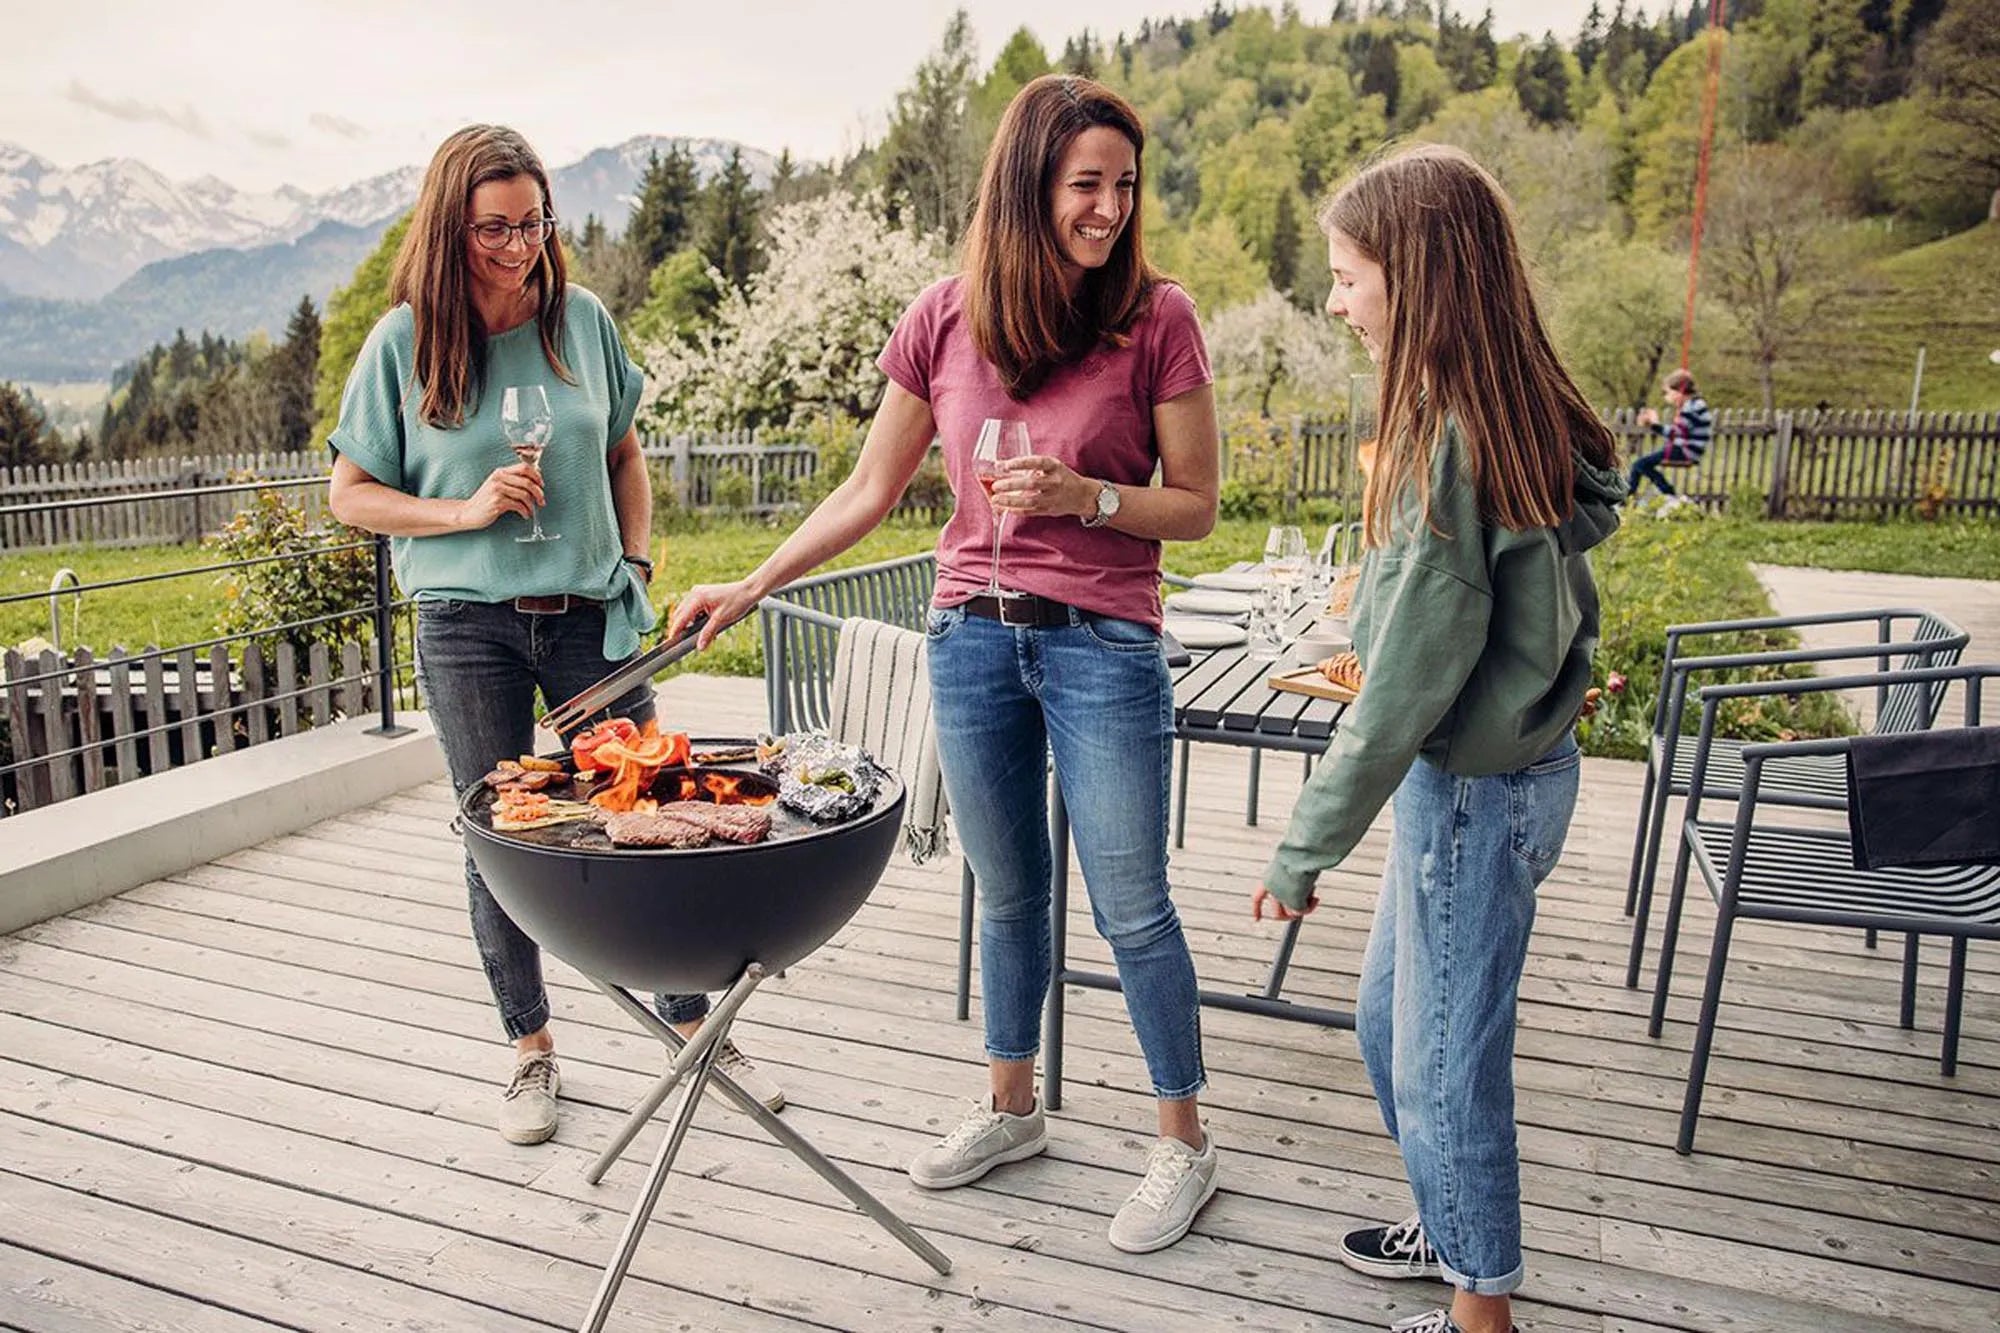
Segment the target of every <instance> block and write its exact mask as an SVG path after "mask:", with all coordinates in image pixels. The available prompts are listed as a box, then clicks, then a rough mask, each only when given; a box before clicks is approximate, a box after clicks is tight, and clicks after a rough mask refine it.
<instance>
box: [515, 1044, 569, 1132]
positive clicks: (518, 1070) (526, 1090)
mask: <svg viewBox="0 0 2000 1333" xmlns="http://www.w3.org/2000/svg"><path fill="white" fill-rule="evenodd" d="M561 1088H562V1072H561V1071H560V1070H558V1069H557V1068H556V1054H555V1052H554V1051H533V1052H530V1053H529V1054H527V1055H524V1056H522V1057H521V1058H520V1061H519V1062H518V1063H517V1064H515V1066H514V1077H513V1078H512V1079H510V1080H509V1081H508V1083H507V1091H506V1093H505V1094H504V1095H503V1096H502V1097H501V1098H500V1137H501V1138H503V1139H505V1140H507V1142H509V1143H543V1142H546V1141H547V1140H549V1139H551V1138H554V1137H555V1132H556V1093H557V1092H558V1091H560V1090H561Z"/></svg>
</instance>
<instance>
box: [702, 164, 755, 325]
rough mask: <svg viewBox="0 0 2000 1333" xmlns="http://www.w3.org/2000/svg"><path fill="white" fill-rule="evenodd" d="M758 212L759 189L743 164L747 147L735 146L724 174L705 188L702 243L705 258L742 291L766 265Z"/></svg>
mask: <svg viewBox="0 0 2000 1333" xmlns="http://www.w3.org/2000/svg"><path fill="white" fill-rule="evenodd" d="M757 214H758V199H757V191H756V190H755V189H753V188H752V187H751V184H750V172H749V170H748V169H746V168H745V167H744V165H743V150H742V149H741V148H732V149H730V150H729V160H728V161H727V162H726V163H724V164H723V168H722V171H721V172H720V174H718V175H717V176H716V178H715V179H714V180H712V181H710V182H709V183H708V187H707V188H706V189H705V190H703V191H702V197H701V239H700V246H701V253H702V257H703V258H705V259H706V260H708V262H709V264H710V265H712V266H713V267H714V268H715V270H716V271H717V272H719V273H721V274H722V276H723V277H724V278H726V279H728V280H729V283H730V285H731V286H733V287H735V288H736V289H737V290H738V291H741V290H743V288H744V287H746V286H748V285H749V282H750V275H751V274H752V273H755V272H756V271H757V270H758V269H760V268H762V267H763V266H764V253H763V243H762V241H761V240H760V239H759V237H758V226H757Z"/></svg>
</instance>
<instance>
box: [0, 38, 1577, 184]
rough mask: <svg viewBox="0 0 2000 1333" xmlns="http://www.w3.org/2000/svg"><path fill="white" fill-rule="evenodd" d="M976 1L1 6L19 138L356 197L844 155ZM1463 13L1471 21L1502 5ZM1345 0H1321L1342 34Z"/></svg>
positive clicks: (61, 159)
mask: <svg viewBox="0 0 2000 1333" xmlns="http://www.w3.org/2000/svg"><path fill="white" fill-rule="evenodd" d="M964 3H965V8H966V9H967V10H968V11H969V12H970V13H971V15H972V21H973V27H974V30H975V31H976V33H977V34H978V37H979V44H980V51H981V54H982V57H983V58H987V59H990V57H991V56H992V54H993V53H994V52H995V51H997V50H998V49H999V48H1000V46H1001V44H1002V43H1004V42H1005V41H1006V39H1007V37H1008V36H1009V35H1010V34H1011V33H1012V32H1013V30H1014V29H1015V28H1016V27H1019V26H1021V25H1023V24H1025V25H1026V26H1027V27H1029V28H1030V29H1031V30H1033V31H1034V33H1035V34H1036V35H1037V36H1038V37H1039V38H1040V39H1041V40H1042V44H1043V45H1044V46H1045V47H1047V48H1048V49H1049V51H1050V54H1051V55H1054V54H1056V53H1058V52H1060V50H1061V49H1062V44H1063V41H1064V39H1065V38H1066V37H1068V36H1069V35H1071V34H1072V33H1074V32H1075V31H1076V30H1078V29H1079V28H1080V27H1082V26H1084V22H1085V21H1086V20H1085V18H1084V16H1088V17H1087V22H1088V24H1089V26H1090V27H1091V28H1092V29H1093V30H1094V31H1097V32H1100V33H1103V34H1106V35H1113V34H1116V33H1117V32H1118V31H1119V30H1120V29H1121V28H1122V29H1125V30H1128V31H1130V30H1136V28H1137V26H1138V23H1139V20H1140V19H1141V18H1142V17H1144V16H1146V15H1162V14H1165V15H1184V14H1193V13H1199V12H1201V11H1202V10H1204V9H1205V8H1206V7H1207V6H1206V5H1205V4H1204V3H1201V0H1179V2H1178V3H1176V2H1175V0H964ZM1589 4H1590V0H1495V2H1494V4H1493V11H1494V15H1495V30H1496V32H1498V33H1499V34H1500V35H1502V36H1505V35H1508V34H1510V33H1514V32H1517V31H1526V30H1532V31H1533V32H1536V33H1539V32H1541V31H1542V30H1543V29H1544V28H1554V29H1555V30H1556V31H1558V32H1559V33H1562V34H1564V35H1569V34H1572V33H1574V31H1575V29H1576V27H1577V26H1578V24H1579V23H1580V22H1581V18H1582V15H1583V14H1584V12H1585V11H1586V10H1588V8H1589ZM954 7H955V5H954V3H953V0H789V2H786V0H701V2H700V3H692V4H690V3H684V2H683V0H338V3H330V2H328V0H196V3H193V4H186V5H173V4H161V3H158V2H157V0H0V15H4V16H5V31H6V33H7V45H8V50H7V55H6V61H5V76H4V78H0V143H11V144H16V145H18V146H20V147H22V148H26V149H28V150H30V151H31V152H35V153H38V154H40V155H41V156H42V157H45V158H48V159H50V160H51V161H53V162H55V163H56V164H57V165H58V166H63V167H71V166H78V165H81V164H83V163H86V162H92V161H96V160H99V159H101V158H106V157H135V158H138V159H140V160H141V161H144V162H146V163H148V164H150V165H152V166H154V167H156V168H158V169H159V170H161V171H163V172H165V173H166V174H167V175H169V176H171V177H173V178H175V179H177V180H187V179H192V178H194V177H197V176H202V175H211V174H212V175H215V176H219V177H221V178H222V179H223V180H226V181H228V182H230V183H231V184H234V185H237V186H240V187H243V188H245V189H253V190H263V189H271V188H274V187H276V186H278V185H280V184H292V185H297V186H299V187H301V188H304V189H308V190H315V191H317V190H324V189H329V188H333V187H336V186H340V185H346V184H349V183H351V182H353V181H356V180H359V179H362V178H364V177H366V176H370V175H374V174H376V173H378V172H383V171H388V170H391V169H393V168H396V167H399V166H404V165H408V164H421V163H422V162H424V161H426V160H427V159H428V158H429V156H430V152H431V150H432V149H433V148H434V147H435V146H436V145H437V142H438V141H439V140H440V139H442V138H443V137H444V136H445V135H446V134H447V133H449V132H450V131H451V130H453V129H455V128H457V127H458V126H460V125H462V124H465V123H467V122H469V121H498V122H501V123H504V124H510V125H512V126H514V127H515V128H516V129H519V130H521V131H522V132H523V133H525V134H526V135H527V136H528V138H529V139H530V140H531V141H532V142H533V143H534V144H535V145H536V147H537V148H538V149H539V150H540V151H541V153H542V156H543V157H544V158H545V159H547V160H548V162H549V164H550V165H551V166H559V165H563V164H565V163H568V162H571V161H574V160H575V159H576V158H577V157H580V156H581V155H582V154H584V153H586V152H588V151H589V150H591V149H592V148H597V147H602V146H604V145H607V144H614V143H619V142H622V141H623V140H625V139H627V138H630V137H631V136H633V135H635V134H666V135H693V136H707V137H714V138H721V139H735V140H739V141H741V142H744V143H747V144H752V145H755V146H757V147H760V148H765V149H769V150H770V151H771V152H773V153H775V152H777V151H778V150H779V149H781V148H786V147H789V148H790V149H791V150H792V151H793V153H794V154H795V155H797V156H800V157H805V158H812V159H824V158H828V157H833V156H835V155H837V154H840V153H842V152H844V151H847V150H851V149H853V148H855V147H857V146H859V145H860V144H861V143H862V142H864V141H866V140H869V139H872V138H875V137H877V136H879V134H880V133H881V129H882V126H883V124H884V123H885V120H886V116H887V112H888V108H889V106H890V104H891V102H892V100H893V99H894V96H895V93H896V90H897V89H898V88H900V87H901V86H902V85H903V84H904V83H905V82H906V81H907V80H908V78H909V75H910V72H911V70H912V69H914V67H915V66H916V63H917V62H918V61H919V60H921V59H922V58H923V56H924V53H925V52H926V51H928V50H930V49H931V48H932V47H934V46H935V45H936V44H937V41H938V37H939V35H940V34H941V33H942V31H943V29H944V23H945V20H946V18H947V17H948V16H949V15H950V13H951V11H952V9H953V8H954ZM1484 7H1485V6H1484V5H1483V4H1482V3H1478V0H1460V3H1458V5H1457V6H1456V8H1457V9H1458V10H1459V11H1460V12H1478V11H1479V10H1481V9H1483V8H1484ZM1332 8H1333V5H1332V0H1320V2H1319V3H1302V4H1301V10H1302V12H1304V13H1305V14H1306V15H1307V16H1308V17H1311V18H1315V19H1323V18H1324V17H1325V16H1326V15H1327V14H1329V13H1330V12H1331V11H1332Z"/></svg>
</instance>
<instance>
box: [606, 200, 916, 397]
mask: <svg viewBox="0 0 2000 1333" xmlns="http://www.w3.org/2000/svg"><path fill="white" fill-rule="evenodd" d="M768 229H769V248H768V250H767V254H768V255H769V259H770V262H769V264H768V265H767V267H766V268H765V269H764V270H763V271H762V272H760V273H758V274H757V275H756V276H754V277H753V278H752V279H751V280H750V285H749V287H748V288H747V289H745V290H744V291H742V292H738V291H736V290H734V289H733V288H728V289H727V290H725V291H724V294H723V298H722V303H721V305H720V306H719V307H718V308H717V310H716V317H715V320H714V322H713V323H711V324H710V325H709V326H707V327H706V328H704V329H701V330H699V331H698V332H697V333H696V334H695V336H694V337H693V339H692V340H682V339H678V338H664V339H660V340H657V341H654V342H651V343H645V344H642V346H641V349H640V352H641V356H642V358H643V359H644V361H645V363H646V366H647V398H648V401H647V403H646V405H645V406H644V408H643V410H644V411H645V412H646V413H647V414H648V415H647V419H648V420H651V421H655V422H658V423H660V424H662V425H673V426H678V427H682V428H686V427H694V428H697V429H721V430H729V429H740V428H743V427H756V426H766V425H777V426H795V425H802V424H804V423H805V422H806V421H809V420H812V419H814V418H818V417H823V416H825V415H827V414H829V413H831V414H835V415H838V416H842V417H845V418H847V419H849V420H859V419H861V418H863V417H865V416H867V415H868V414H869V413H870V412H872V411H873V410H874V409H875V405H876V404H877V403H878V402H879V401H880V400H881V396H882V388H883V377H882V373H881V372H880V371H879V370H877V369H876V368H875V357H876V355H877V353H879V352H880V351H881V350H882V346H883V344H884V343H886V342H887V341H888V339H889V333H890V331H891V330H892V329H894V328H895V325H896V317H897V316H898V315H900V314H901V313H902V311H903V308H904V307H905V306H907V305H908V304H909V303H910V302H911V301H912V300H914V299H915V298H916V296H917V294H918V293H919V292H921V291H922V290H923V289H924V287H925V286H927V285H928V284H929V283H931V282H932V281H933V280H935V279H937V278H939V277H942V276H943V275H944V274H945V273H946V272H948V271H949V269H950V259H949V257H948V256H947V255H946V254H945V252H944V251H943V249H942V247H941V246H940V245H938V244H937V243H936V242H935V241H934V240H930V239H926V238H924V237H921V236H918V235H916V234H915V233H913V232H910V231H906V230H903V229H901V228H898V227H894V226H892V225H890V224H889V223H888V222H887V221H886V220H884V217H883V213H882V203H881V199H880V198H879V196H876V195H866V196H863V197H861V198H855V197H852V196H849V195H845V194H841V193H834V194H828V195H823V196H821V197H820V198H817V199H809V200H805V201H803V202H800V203H796V204H791V205H788V206H786V207H784V208H780V209H777V210H776V211H774V212H773V213H772V214H771V215H770V218H769V219H768ZM717 285H718V287H725V288H726V284H722V283H719V282H718V284H717Z"/></svg>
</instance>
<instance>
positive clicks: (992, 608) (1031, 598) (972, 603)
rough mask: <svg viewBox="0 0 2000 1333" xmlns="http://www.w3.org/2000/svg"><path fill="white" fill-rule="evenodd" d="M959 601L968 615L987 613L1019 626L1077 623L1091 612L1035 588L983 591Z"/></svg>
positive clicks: (1016, 627)
mask: <svg viewBox="0 0 2000 1333" xmlns="http://www.w3.org/2000/svg"><path fill="white" fill-rule="evenodd" d="M959 605H960V606H962V607H964V608H965V612H966V614H967V615H974V616H984V617H985V618H986V619H988V620H997V621H999V622H1000V623H1001V624H1003V625H1010V626H1012V627H1013V628H1015V629H1053V628H1055V627H1057V626H1060V625H1073V624H1075V623H1077V618H1078V617H1087V616H1089V614H1090V613H1089V612H1088V611H1079V610H1077V609H1076V608H1075V607H1073V606H1071V605H1070V604H1069V603H1067V602H1056V601H1051V600H1050V599H1048V598H1046V597H1037V596H1035V594H1033V593H1031V592H1013V593H1007V594H1005V595H1004V596H1000V597H995V596H993V595H992V594H991V593H981V594H979V596H977V597H972V598H968V599H967V600H965V601H963V602H961V603H959Z"/></svg>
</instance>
